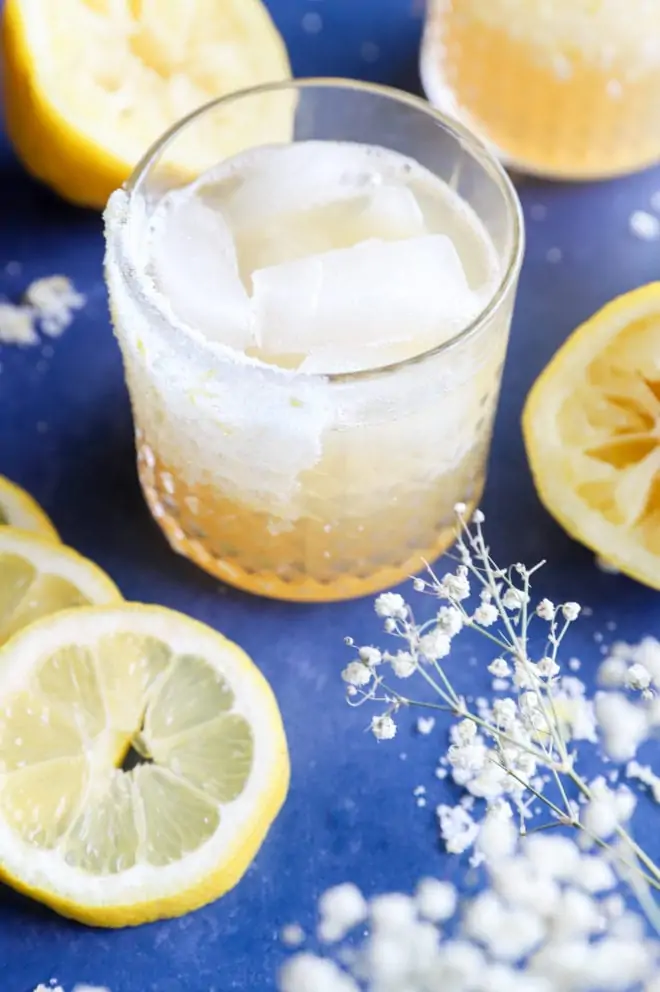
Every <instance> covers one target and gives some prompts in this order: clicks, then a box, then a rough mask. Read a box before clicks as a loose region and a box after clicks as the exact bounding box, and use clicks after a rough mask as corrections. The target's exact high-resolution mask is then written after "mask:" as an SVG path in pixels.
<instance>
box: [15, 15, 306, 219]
mask: <svg viewBox="0 0 660 992" xmlns="http://www.w3.org/2000/svg"><path fill="white" fill-rule="evenodd" d="M3 39H4V41H3V47H4V69H5V76H6V83H5V103H6V120H7V130H8V133H9V136H10V138H11V140H12V142H13V144H14V147H15V148H16V151H17V153H18V155H19V157H20V158H21V159H22V160H23V162H24V164H25V165H26V166H27V168H28V169H29V170H30V172H32V173H33V174H34V175H35V176H36V177H37V178H39V179H41V180H43V181H44V182H46V183H48V185H49V186H52V187H53V188H54V189H55V190H57V192H58V193H60V194H61V195H62V196H64V197H66V198H67V199H69V200H72V201H73V202H74V203H80V204H82V205H84V206H91V207H97V208H101V207H103V206H105V203H106V201H107V199H108V197H109V195H110V193H112V191H113V190H115V189H117V187H119V186H121V184H122V183H123V182H124V181H125V180H126V179H127V178H128V176H129V175H130V173H131V171H132V169H133V168H134V166H135V165H137V163H138V161H139V160H140V159H141V157H142V156H143V155H144V153H145V152H146V151H147V149H148V148H149V146H150V145H151V144H152V142H154V141H155V140H156V139H157V138H158V137H160V135H161V134H163V133H164V132H165V131H166V130H167V129H168V128H169V127H171V125H172V124H174V123H175V122H176V121H178V120H180V119H181V118H182V117H185V116H186V115H187V114H189V113H190V112H191V111H192V110H195V109H196V108H197V107H200V106H201V105H202V104H205V103H207V102H208V101H209V100H212V99H214V98H215V97H220V96H224V95H226V94H228V93H230V92H233V91H236V90H240V89H244V88H247V87H251V86H256V85H258V84H260V83H265V82H271V81H276V80H281V79H287V78H289V77H290V76H291V68H290V65H289V59H288V56H287V51H286V47H285V45H284V42H283V41H282V39H281V37H280V35H279V34H278V32H277V29H276V28H275V25H274V24H273V21H272V20H271V18H270V15H269V13H268V11H267V9H266V7H265V6H264V4H263V3H262V2H261V0H57V2H56V3H44V2H43V0H6V3H5V6H4V25H3ZM280 110H281V112H279V111H280ZM290 126H291V105H290V104H288V105H287V104H286V103H285V101H283V100H281V101H275V100H271V101H270V102H268V99H267V98H266V97H264V98H263V99H258V98H255V99H254V100H252V101H249V103H243V104H242V105H241V107H240V108H237V109H236V110H235V111H234V112H227V113H226V114H223V115H221V114H220V113H218V114H217V115H212V116H211V117H210V118H209V119H208V121H207V122H206V124H205V125H198V126H197V127H196V129H195V132H194V134H193V133H192V132H191V134H190V136H189V139H188V140H186V141H182V142H176V143H175V146H174V148H173V149H172V150H171V151H172V155H173V162H172V165H173V167H175V168H176V170H177V171H179V172H181V173H183V174H187V175H190V174H194V173H196V172H198V171H200V170H201V169H206V168H208V167H209V166H210V165H213V164H215V163H217V162H218V161H220V160H222V159H223V158H225V157H228V156H229V155H232V154H234V153H235V152H237V151H242V150H243V149H244V148H247V147H250V146H252V145H255V144H263V143H268V142H270V141H278V140H284V138H285V136H286V133H287V129H290ZM283 127H284V129H285V131H284V133H283V131H282V128H283Z"/></svg>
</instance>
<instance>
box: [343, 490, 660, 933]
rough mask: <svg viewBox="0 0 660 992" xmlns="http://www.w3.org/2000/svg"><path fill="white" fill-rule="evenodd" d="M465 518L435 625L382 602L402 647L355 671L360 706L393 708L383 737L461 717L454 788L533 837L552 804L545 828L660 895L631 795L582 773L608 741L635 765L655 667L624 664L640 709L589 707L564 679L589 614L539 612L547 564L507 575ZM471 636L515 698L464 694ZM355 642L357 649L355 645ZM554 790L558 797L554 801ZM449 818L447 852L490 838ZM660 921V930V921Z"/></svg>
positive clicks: (578, 687) (478, 524) (350, 672)
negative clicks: (459, 681)
mask: <svg viewBox="0 0 660 992" xmlns="http://www.w3.org/2000/svg"><path fill="white" fill-rule="evenodd" d="M456 512H457V517H458V525H459V526H458V538H457V543H456V552H457V558H458V564H457V567H456V569H455V570H454V572H452V573H450V574H447V575H445V576H443V577H442V578H439V577H438V576H437V575H436V574H435V573H434V571H433V570H432V568H431V567H430V566H429V567H428V575H427V577H426V578H416V579H414V580H413V587H414V589H415V591H417V592H419V593H423V594H425V595H428V596H431V597H433V598H434V599H436V600H438V604H439V605H438V609H437V612H436V614H435V616H434V617H433V619H431V620H429V621H427V622H425V623H421V624H418V623H417V622H416V621H415V617H414V614H413V611H412V609H411V607H410V605H409V604H408V603H406V601H405V600H404V598H403V597H402V596H401V595H399V594H398V593H391V592H390V593H383V594H382V595H380V596H379V597H378V598H377V600H376V602H375V609H376V613H377V615H378V616H379V617H380V618H381V619H382V620H383V624H384V629H385V632H386V633H387V634H389V635H392V636H393V637H395V638H397V639H398V640H399V641H401V642H403V643H402V647H401V648H400V649H399V650H397V651H394V652H390V651H381V650H380V649H378V648H375V647H371V646H370V647H360V648H358V651H357V657H356V658H355V659H354V660H353V661H352V662H350V663H349V664H348V665H347V666H346V668H345V669H344V671H343V673H342V677H343V679H344V681H345V682H346V684H347V694H348V701H349V703H350V704H351V705H352V706H360V705H363V704H365V703H378V704H380V705H381V707H382V709H381V711H380V712H379V713H378V714H377V715H376V716H374V717H373V718H372V720H371V724H370V728H371V731H372V732H373V734H374V736H375V737H376V738H377V739H378V740H381V741H383V740H391V739H392V738H393V737H394V736H395V735H396V732H397V722H396V721H397V714H398V713H399V712H400V710H401V709H402V708H408V707H411V706H421V707H426V708H429V709H431V710H436V711H437V710H440V711H446V712H448V713H449V714H451V715H452V716H453V717H454V718H455V721H456V722H455V724H454V726H453V727H452V730H451V735H450V736H451V746H450V748H449V751H448V753H447V763H448V765H449V767H450V770H451V774H452V777H453V779H454V781H455V782H456V783H457V784H459V785H461V786H462V787H463V788H465V789H466V790H467V792H468V793H470V794H471V796H473V797H475V798H478V799H483V800H485V802H486V804H487V806H488V805H493V804H496V803H498V802H502V801H504V800H506V801H507V802H509V803H510V804H511V805H512V806H513V808H514V809H515V811H516V814H517V818H518V823H519V829H520V831H521V833H525V832H526V829H527V827H526V824H527V821H528V819H529V817H530V815H531V813H530V808H531V805H532V803H534V802H536V801H539V800H540V801H542V802H543V803H544V804H545V806H546V808H547V809H549V811H550V813H551V821H550V823H548V824H546V826H548V827H549V826H552V825H555V826H556V825H562V824H563V825H570V826H572V827H575V828H576V829H577V830H578V831H579V832H580V837H581V843H582V845H583V846H584V847H588V846H594V845H597V846H598V847H600V848H601V849H602V850H604V851H606V852H607V853H608V856H609V857H610V858H611V859H612V860H613V863H614V862H615V863H616V865H617V867H618V870H619V871H620V872H621V873H624V874H626V877H628V876H629V875H630V872H631V870H634V871H635V872H636V873H637V876H638V877H637V881H636V883H635V884H645V885H650V886H652V887H654V888H657V889H660V869H659V868H658V867H657V866H656V865H655V863H654V862H653V860H652V859H651V858H650V857H649V856H648V855H647V854H646V852H644V851H643V850H642V849H641V848H640V847H639V846H638V845H637V843H636V842H635V841H634V839H633V838H632V837H631V835H630V833H629V830H628V827H627V824H628V822H629V820H630V818H631V816H632V813H633V811H634V808H635V797H634V795H633V793H632V792H631V790H629V789H628V788H627V787H625V786H619V787H618V788H614V787H611V785H610V784H609V783H608V782H606V780H605V779H604V778H602V777H599V778H597V779H596V780H595V781H592V782H589V781H587V780H586V779H585V778H584V777H583V776H582V775H581V774H580V772H579V770H578V768H577V767H576V766H577V752H576V749H575V744H576V742H578V741H580V740H587V741H592V742H595V741H596V740H598V737H599V735H600V737H601V739H602V740H603V743H604V745H605V747H606V749H607V750H608V751H609V753H610V755H611V756H612V757H613V758H614V759H615V760H617V761H631V760H633V759H634V758H635V755H636V752H637V748H638V747H639V745H640V744H641V743H642V742H643V741H644V740H645V739H646V738H647V737H648V736H649V734H650V733H651V732H652V731H654V730H655V729H656V728H657V727H658V726H660V706H659V705H658V697H657V696H656V694H655V692H654V691H653V688H652V685H651V677H650V675H648V672H647V668H646V666H645V665H643V664H642V663H641V662H637V663H634V664H632V665H631V666H628V665H626V664H625V663H623V662H622V665H623V671H622V670H621V669H617V673H618V675H617V677H618V678H619V683H622V682H625V687H626V688H627V689H629V690H631V689H633V690H634V689H637V690H639V691H640V693H641V696H640V700H639V701H631V700H630V699H629V698H628V697H627V696H626V695H625V694H624V693H622V692H605V693H600V694H598V695H597V696H596V698H595V700H590V699H588V698H587V696H586V694H585V690H584V686H583V684H582V683H581V682H580V681H579V680H578V679H577V678H575V677H574V676H572V675H570V674H563V673H562V667H561V663H560V660H559V648H560V646H561V644H562V641H563V639H564V637H565V636H566V633H567V631H568V630H569V628H570V626H571V624H572V623H574V622H575V621H576V620H577V618H578V617H579V615H580V606H579V604H578V603H574V602H565V603H560V604H554V603H552V602H551V601H550V600H549V599H547V598H543V599H540V600H539V601H537V602H536V603H535V602H534V601H533V599H532V588H531V579H532V577H533V575H534V574H535V573H536V572H537V570H538V569H539V568H540V567H541V566H542V565H543V564H544V563H543V562H541V563H539V564H538V565H535V566H534V567H533V568H528V567H526V566H525V565H523V564H522V563H516V564H514V565H512V566H511V567H509V568H507V569H502V568H500V567H498V566H497V565H496V564H495V562H494V561H493V559H492V557H491V554H490V550H489V548H488V546H487V544H486V541H485V538H484V532H483V526H482V525H483V523H484V515H483V513H482V512H481V511H480V510H477V511H476V512H475V513H474V515H473V518H472V524H471V525H468V523H467V521H466V516H465V514H466V508H465V507H464V506H463V505H459V506H457V507H456ZM475 601H476V602H475ZM532 623H536V624H537V625H538V624H539V623H540V624H544V625H545V646H544V648H543V650H542V651H541V652H540V654H539V655H538V656H534V657H533V656H532V653H531V650H530V627H531V625H532ZM464 630H473V631H476V632H477V633H479V634H480V635H482V636H484V637H485V638H486V639H487V640H488V641H489V642H490V643H491V644H492V645H493V648H494V651H496V652H497V654H496V656H495V657H494V658H493V659H492V660H491V661H490V663H489V665H488V670H489V672H490V673H491V674H492V675H493V676H494V677H495V678H497V679H499V680H505V679H506V680H510V681H509V682H508V685H509V686H510V690H511V694H510V695H509V696H507V697H505V698H497V699H496V700H495V701H494V702H493V703H492V704H490V705H485V706H481V707H479V706H477V707H471V706H470V705H469V704H468V702H467V700H466V699H465V697H463V696H462V695H460V694H459V693H458V692H457V691H456V690H455V688H454V686H453V684H452V679H451V675H450V668H449V664H448V663H447V661H446V659H449V657H450V653H451V649H452V642H453V640H454V638H456V637H458V636H459V635H460V634H461V632H462V631H464ZM346 643H347V644H348V645H349V646H351V647H355V645H354V642H353V640H352V639H351V638H347V639H346ZM610 674H611V677H612V679H614V674H613V672H612V673H610ZM392 676H393V677H394V679H395V680H402V679H403V680H409V679H410V678H411V677H412V676H415V677H416V678H419V679H421V680H423V681H424V682H425V683H426V684H427V685H428V686H430V687H431V688H432V690H433V692H434V693H435V695H436V701H435V702H419V701H416V700H414V699H413V698H411V697H410V696H409V695H408V694H407V693H405V692H404V691H402V690H400V689H398V688H396V687H395V684H394V682H393V681H392ZM647 676H648V677H647ZM550 783H553V789H554V792H553V795H555V794H556V796H557V799H556V801H555V799H554V798H550V796H549V795H548V794H547V793H548V791H549V790H548V789H547V788H546V787H547V786H548V785H549V784H550ZM571 794H572V795H576V794H577V796H578V797H579V799H580V803H577V802H576V801H575V799H573V798H569V795H571ZM456 809H457V810H458V809H459V808H458V807H457V808H456ZM438 815H439V819H440V826H441V833H442V835H443V837H444V839H445V842H446V846H447V848H448V850H450V851H453V852H456V853H460V852H461V851H463V850H465V849H467V848H468V847H469V846H471V845H472V844H473V843H474V841H475V839H476V837H477V835H478V830H477V829H472V828H471V827H469V817H468V818H467V819H466V816H465V813H464V811H463V812H460V813H459V812H452V810H451V808H450V807H439V809H438ZM536 829H538V828H536ZM653 915H654V925H656V927H657V928H658V930H659V932H660V914H658V913H657V912H654V913H653Z"/></svg>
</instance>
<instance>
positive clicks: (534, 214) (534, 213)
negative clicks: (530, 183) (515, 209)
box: [529, 203, 548, 220]
mask: <svg viewBox="0 0 660 992" xmlns="http://www.w3.org/2000/svg"><path fill="white" fill-rule="evenodd" d="M529 215H530V217H531V218H532V220H545V218H546V217H547V216H548V208H547V207H546V206H545V204H543V203H533V204H532V206H531V207H530V211H529Z"/></svg>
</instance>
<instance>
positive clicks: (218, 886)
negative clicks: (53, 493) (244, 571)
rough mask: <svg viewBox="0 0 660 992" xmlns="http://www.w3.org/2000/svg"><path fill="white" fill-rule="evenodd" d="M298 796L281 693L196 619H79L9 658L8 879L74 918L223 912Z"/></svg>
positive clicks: (5, 695)
mask: <svg viewBox="0 0 660 992" xmlns="http://www.w3.org/2000/svg"><path fill="white" fill-rule="evenodd" d="M288 781H289V761H288V754H287V746H286V740H285V736H284V729H283V727H282V720H281V717H280V713H279V710H278V707H277V703H276V701H275V698H274V696H273V693H272V691H271V689H270V687H269V686H268V683H267V682H266V681H265V679H264V678H263V676H262V675H261V673H260V672H259V671H258V669H257V668H256V666H255V665H254V664H253V663H252V662H251V660H250V659H249V658H248V657H247V655H245V654H244V653H243V651H241V649H240V648H238V647H237V646H236V645H235V644H232V643H231V642H230V641H228V640H226V639H225V638H224V637H222V636H221V635H220V634H218V633H217V632H216V631H214V630H212V629H211V628H209V627H206V626H204V625H203V624H200V623H197V622H196V621H194V620H191V619H190V618H188V617H185V616H182V615H181V614H179V613H175V612H173V611H171V610H167V609H163V608H161V607H157V606H140V605H135V604H129V603H125V604H120V605H117V606H112V607H105V608H94V607H87V608H83V609H78V610H68V611H65V612H63V613H58V614H56V615H54V616H52V617H49V618H47V619H45V620H42V621H40V622H39V623H36V624H33V625H32V626H31V627H30V628H28V629H26V630H24V631H22V632H21V633H20V634H18V635H17V636H16V637H14V638H12V639H11V640H10V641H9V642H8V643H7V644H6V645H5V646H4V648H2V649H1V650H0V878H2V879H3V880H5V881H6V882H8V884H9V885H11V886H13V887H14V888H16V889H18V890H20V891H22V892H24V893H26V894H27V895H29V896H32V897H33V898H35V899H37V900H40V901H41V902H44V903H46V904H47V905H49V906H51V907H52V908H53V909H55V910H57V911H58V912H60V913H62V914H64V915H66V916H70V917H72V918H74V919H77V920H80V921H81V922H84V923H88V924H92V925H95V926H107V927H118V926H130V925H135V924H139V923H143V922H146V921H148V920H155V919H159V918H163V917H169V916H178V915H180V914H182V913H184V912H187V911H188V910H191V909H194V908H196V907H198V906H201V905H204V904H205V903H208V902H210V901H212V900H214V899H216V898H217V897H218V896H220V895H222V894H223V893H224V892H226V891H227V889H229V888H231V887H232V886H233V885H235V884H236V882H238V880H239V879H240V878H241V876H242V875H243V873H244V872H245V870H246V868H247V867H248V865H249V864H250V861H251V860H252V858H253V857H254V855H255V853H256V851H257V849H258V848H259V846H260V845H261V843H262V841H263V839H264V837H265V836H266V833H267V831H268V829H269V827H270V825H271V823H272V821H273V819H274V817H275V816H276V814H277V812H278V810H279V808H280V806H281V805H282V803H283V801H284V798H285V795H286V791H287V787H288Z"/></svg>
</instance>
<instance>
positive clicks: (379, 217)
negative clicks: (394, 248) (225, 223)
mask: <svg viewBox="0 0 660 992" xmlns="http://www.w3.org/2000/svg"><path fill="white" fill-rule="evenodd" d="M424 233H426V228H425V224H424V216H423V214H422V211H421V210H420V208H419V204H418V203H417V200H416V199H415V195H414V194H413V193H412V192H411V191H410V190H409V189H407V188H406V187H405V186H399V187H397V186H382V187H379V188H377V189H375V190H374V191H373V192H371V193H369V194H367V195H365V194H364V193H361V194H360V195H358V196H352V197H349V198H347V199H344V200H334V201H332V202H330V203H325V204H322V205H320V206H316V207H312V208H310V209H309V210H299V211H293V212H289V213H286V214H279V215H278V216H277V217H271V218H270V219H269V220H266V221H264V222H263V223H262V224H260V225H259V226H258V227H250V228H239V229H238V230H237V231H236V251H237V254H238V259H239V267H240V271H241V273H242V274H243V276H244V278H246V279H248V278H249V276H250V274H251V273H252V272H255V271H256V270H257V269H263V268H268V267H270V266H273V265H280V264H282V263H283V262H292V261H294V260H295V259H298V258H303V257H306V256H308V255H319V254H323V253H325V252H328V251H332V250H333V249H337V248H348V247H352V246H353V245H356V244H358V243H359V242H361V241H367V240H369V239H370V238H380V239H382V240H384V241H390V240H394V239H396V238H411V237H416V236H418V235H421V234H424Z"/></svg>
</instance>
